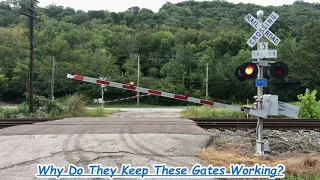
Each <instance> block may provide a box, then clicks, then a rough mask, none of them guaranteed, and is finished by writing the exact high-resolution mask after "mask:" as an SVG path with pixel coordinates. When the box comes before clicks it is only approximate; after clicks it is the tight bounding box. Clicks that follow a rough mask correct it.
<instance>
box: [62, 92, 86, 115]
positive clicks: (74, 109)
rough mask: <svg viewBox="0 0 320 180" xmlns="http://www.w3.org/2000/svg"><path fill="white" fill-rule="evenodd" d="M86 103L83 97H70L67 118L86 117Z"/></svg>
mask: <svg viewBox="0 0 320 180" xmlns="http://www.w3.org/2000/svg"><path fill="white" fill-rule="evenodd" d="M85 109H86V107H85V102H84V100H83V97H82V96H81V95H79V94H74V95H71V96H68V98H67V101H66V104H65V107H64V113H63V114H64V116H65V117H81V116H84V115H85Z"/></svg>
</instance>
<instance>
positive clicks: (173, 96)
mask: <svg viewBox="0 0 320 180" xmlns="http://www.w3.org/2000/svg"><path fill="white" fill-rule="evenodd" d="M67 78H70V79H74V80H78V81H85V82H90V83H94V84H101V85H106V86H110V87H115V88H120V89H126V90H130V91H137V92H142V93H148V94H152V95H156V96H162V97H166V98H171V99H177V100H181V101H188V102H192V103H196V104H202V105H208V106H214V107H217V108H227V109H230V110H234V111H243V110H242V108H240V107H238V106H232V105H228V104H223V103H218V102H213V101H208V100H204V99H198V98H193V97H186V96H184V95H178V94H172V93H168V92H161V91H157V90H152V89H146V88H142V87H136V86H132V85H128V84H121V83H117V82H112V81H106V80H101V79H96V78H91V77H86V76H79V75H71V74H67Z"/></svg>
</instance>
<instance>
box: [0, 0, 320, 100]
mask: <svg viewBox="0 0 320 180" xmlns="http://www.w3.org/2000/svg"><path fill="white" fill-rule="evenodd" d="M21 3H22V4H23V3H24V4H28V0H22V1H20V2H19V3H15V4H12V2H11V1H10V0H7V1H2V2H0V57H1V58H0V94H1V97H2V98H8V97H21V98H23V97H24V94H25V93H26V91H27V84H28V66H29V60H28V58H29V55H28V48H29V40H28V18H27V17H26V16H24V15H22V12H24V10H23V8H22V7H21V6H20V5H21ZM101 8H103V7H101ZM260 9H262V10H264V12H265V16H268V15H269V14H270V13H271V12H272V11H275V12H277V13H278V14H279V15H280V18H279V20H278V21H277V22H276V23H275V24H274V25H273V26H272V27H271V30H272V32H274V33H275V34H276V35H277V36H278V37H279V38H281V40H282V41H281V43H280V45H279V46H278V47H274V46H272V45H271V43H269V44H270V45H269V46H270V47H269V48H270V49H277V50H278V59H277V61H282V62H285V63H287V64H288V66H289V70H290V71H289V75H288V77H287V78H286V79H285V80H281V81H272V82H269V85H268V87H267V88H266V90H265V92H266V93H272V94H278V95H279V96H280V97H279V98H280V99H281V100H285V101H291V100H296V99H297V94H300V93H302V92H304V90H305V89H306V88H311V89H317V90H319V86H320V65H319V62H320V61H319V60H320V33H319V32H320V20H319V17H320V4H319V3H305V2H303V1H296V2H295V3H294V4H293V5H284V6H277V7H275V6H268V7H262V6H258V5H254V4H242V3H240V4H233V3H229V2H225V1H203V2H197V1H185V2H181V3H177V4H172V3H169V2H167V3H166V4H164V5H163V6H162V8H161V9H160V11H159V12H156V13H155V12H152V11H151V10H149V9H144V8H143V9H141V8H139V7H132V8H129V9H128V10H126V11H124V12H119V13H115V12H109V11H88V12H84V11H81V10H74V9H73V8H69V7H66V8H64V7H62V6H56V5H50V6H48V7H45V8H41V7H37V9H36V11H37V17H38V18H37V20H36V26H35V37H36V41H35V74H34V77H35V86H34V87H35V92H36V93H37V94H38V95H43V96H46V97H48V96H49V94H50V77H51V63H52V59H53V57H55V60H56V73H55V96H56V97H62V96H65V95H67V94H70V93H75V92H81V93H84V94H86V95H87V96H88V97H90V98H94V97H95V98H97V97H99V94H100V91H99V86H97V85H94V84H89V83H81V82H75V81H72V80H70V79H67V78H66V74H67V73H70V72H71V70H72V69H75V70H76V72H77V74H81V75H86V76H90V77H102V76H103V77H107V79H108V80H112V81H117V82H122V83H128V82H129V81H135V82H136V79H137V59H136V57H135V56H134V55H135V54H139V55H140V64H141V72H140V75H141V79H140V86H142V87H148V88H153V89H157V90H163V91H168V92H172V93H181V94H184V93H185V92H186V91H187V90H188V91H189V92H190V93H191V94H192V96H194V97H199V98H203V97H204V96H205V75H206V64H207V63H209V96H210V99H213V100H220V101H229V102H240V101H241V102H245V99H247V98H252V96H253V95H254V94H255V92H256V89H255V86H254V82H253V81H246V82H238V81H237V80H236V78H235V77H234V70H235V68H236V67H237V66H238V65H240V64H241V63H243V62H246V61H251V49H250V48H249V47H248V45H247V44H246V41H247V39H248V38H249V37H250V36H251V35H252V34H253V33H254V29H253V28H252V27H251V26H250V25H249V24H247V23H246V22H245V21H244V17H245V16H246V15H247V14H248V13H251V14H255V13H256V12H257V10H260ZM132 94H134V93H133V92H126V91H123V90H119V89H114V88H109V89H108V93H107V98H117V97H120V96H121V97H122V96H128V95H132ZM143 101H145V102H150V103H151V102H152V103H156V104H159V103H161V104H169V103H170V104H175V103H180V102H177V101H174V100H168V99H164V98H161V97H148V98H145V99H143Z"/></svg>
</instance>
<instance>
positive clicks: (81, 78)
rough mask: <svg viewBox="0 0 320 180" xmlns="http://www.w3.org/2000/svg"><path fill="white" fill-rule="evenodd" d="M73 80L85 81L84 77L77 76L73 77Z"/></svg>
mask: <svg viewBox="0 0 320 180" xmlns="http://www.w3.org/2000/svg"><path fill="white" fill-rule="evenodd" d="M73 79H75V80H78V81H83V79H84V76H77V75H75V76H74V77H73Z"/></svg>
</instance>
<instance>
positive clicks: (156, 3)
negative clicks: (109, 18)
mask: <svg viewBox="0 0 320 180" xmlns="http://www.w3.org/2000/svg"><path fill="white" fill-rule="evenodd" d="M38 1H39V2H40V3H39V4H38V5H39V6H41V7H45V6H48V5H50V4H56V5H61V6H64V7H72V8H74V9H76V10H84V11H88V10H109V11H111V12H121V11H125V10H127V9H128V8H130V7H133V6H138V7H140V8H148V9H151V10H152V11H153V12H158V11H159V9H160V8H161V6H162V5H163V4H165V3H166V2H167V1H168V2H172V3H177V2H181V1H182V0H38ZM227 1H229V2H233V3H236V4H237V3H239V2H243V3H252V4H259V5H263V6H268V5H274V6H279V5H283V4H292V3H293V2H294V1H295V0H227ZM304 1H305V2H318V3H320V0H304Z"/></svg>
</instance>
